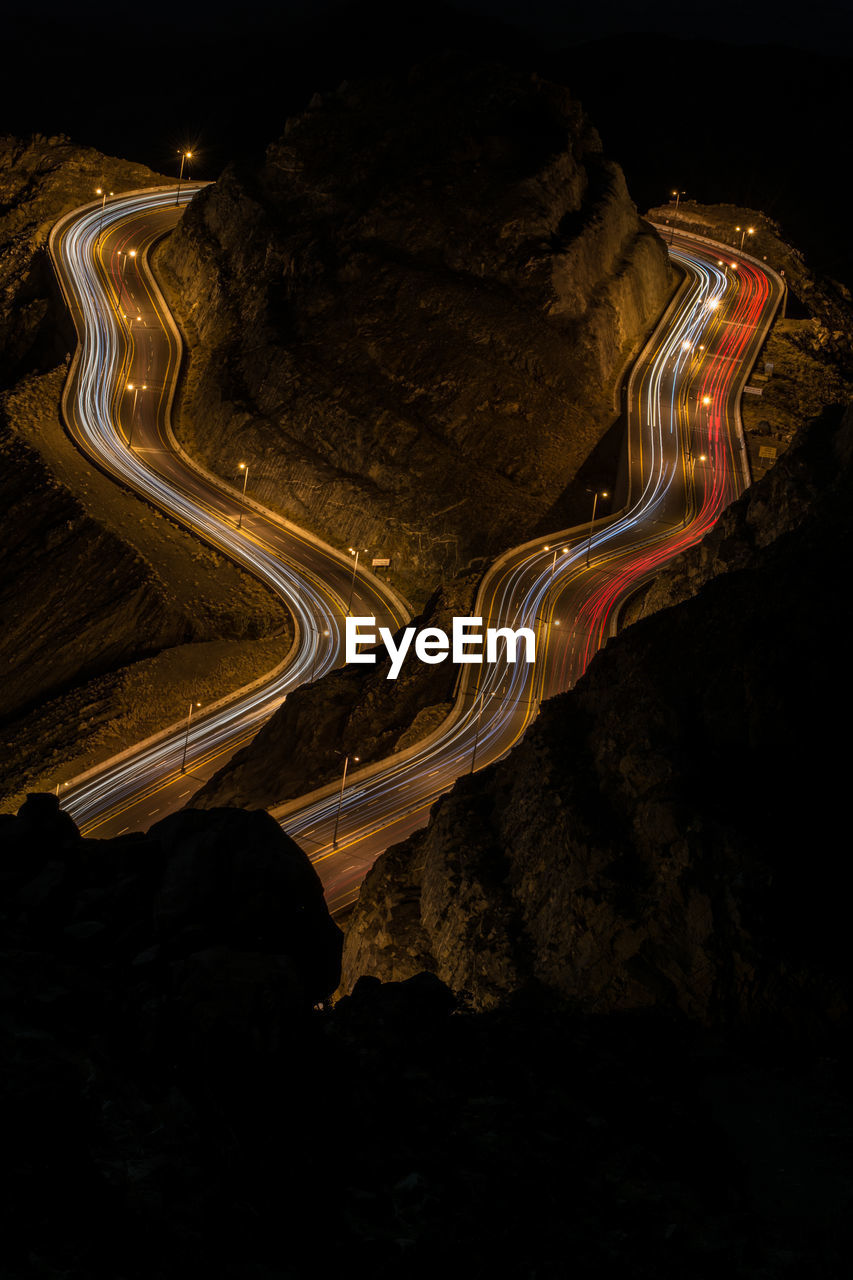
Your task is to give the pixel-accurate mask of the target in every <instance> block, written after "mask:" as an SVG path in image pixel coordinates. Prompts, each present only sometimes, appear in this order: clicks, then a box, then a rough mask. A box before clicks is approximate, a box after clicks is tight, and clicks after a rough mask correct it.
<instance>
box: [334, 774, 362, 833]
mask: <svg viewBox="0 0 853 1280" xmlns="http://www.w3.org/2000/svg"><path fill="white" fill-rule="evenodd" d="M340 754H341V753H340V751H339V752H338V755H340ZM349 759H350V758H349V752H347V754H346V755H345V756H344V775H343V777H342V778H341V792H340V795H339V796H338V811H337V813H336V814H335V830H334V832H333V834H332V848H333V849H337V847H338V826H339V825H340V821H341V807H342V806H343V803H344V787H345V786H346V785H347V769H348V768H349ZM358 759H359V757H358V756H353V760H355V762H356V764H357V763H358Z"/></svg>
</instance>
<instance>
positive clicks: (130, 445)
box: [127, 382, 148, 449]
mask: <svg viewBox="0 0 853 1280" xmlns="http://www.w3.org/2000/svg"><path fill="white" fill-rule="evenodd" d="M127 390H128V391H132V392H133V408H132V409H131V411H130V434H129V435H128V437H127V447H128V449H132V448H133V428H134V426H135V425H136V401H137V397H138V396H139V393H140V391H147V390H148V384H147V383H146V382H143V384H142V386H141V387H140V385H139V383H138V382H137V383H136V384H134V383H132V382H129V383H128V384H127Z"/></svg>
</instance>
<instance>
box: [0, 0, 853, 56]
mask: <svg viewBox="0 0 853 1280" xmlns="http://www.w3.org/2000/svg"><path fill="white" fill-rule="evenodd" d="M339 3H340V0H278V3H269V0H245V2H244V3H240V4H239V5H235V4H234V3H233V0H206V2H204V3H203V2H202V0H173V2H172V3H169V4H168V5H166V6H164V7H163V8H162V9H160V8H153V9H151V10H150V11H149V10H147V9H142V10H136V9H135V10H133V16H134V21H136V15H137V14H141V15H142V16H141V17H140V18H139V20H138V25H139V27H140V29H144V30H146V31H147V32H149V33H150V32H151V31H154V30H160V31H162V32H163V34H164V36H165V37H166V38H167V39H168V34H167V33H169V32H172V33H174V32H175V31H176V30H177V29H178V28H183V29H184V30H185V31H186V32H187V33H188V34H189V35H190V36H191V34H192V32H193V31H199V32H200V31H206V32H207V33H211V31H212V29H214V28H217V27H218V28H219V29H226V30H227V29H229V28H230V29H235V28H239V27H242V28H243V29H245V28H246V27H248V26H250V25H251V26H256V27H259V28H264V27H267V28H269V27H277V26H279V25H280V24H281V23H282V21H287V20H294V19H295V20H299V19H300V18H317V17H318V16H320V15H322V14H324V13H329V14H333V13H334V10H335V9H336V8H337V7H338V6H339ZM454 3H455V7H457V8H459V9H464V10H468V11H469V12H472V13H478V14H485V15H488V16H490V17H494V18H498V19H503V20H505V21H508V22H511V23H514V24H516V25H518V26H521V27H527V28H528V29H530V30H532V31H535V32H537V33H539V34H542V35H546V36H549V35H553V36H557V37H558V38H559V39H560V40H574V39H590V38H596V37H601V36H609V35H615V34H620V33H625V32H633V31H647V32H660V33H661V34H663V35H670V36H679V37H704V38H708V39H714V40H721V41H730V42H734V43H781V44H789V45H793V46H794V47H799V48H808V49H819V50H820V51H821V52H824V53H834V52H837V53H845V54H847V53H851V52H853V5H851V4H850V3H849V0H846V2H845V3H838V2H837V0H800V3H793V2H792V0H781V3H777V4H774V3H771V2H770V0H654V3H652V2H650V0H588V2H587V3H585V4H580V3H577V2H576V0H575V2H573V0H454ZM396 7H397V20H398V21H399V20H401V19H402V18H403V15H405V13H406V12H407V9H408V8H409V7H410V6H409V5H408V4H407V0H400V3H399V4H398V5H397V6H396ZM4 9H5V11H6V13H8V14H16V15H22V16H32V15H33V12H34V6H33V5H32V4H31V3H30V4H27V3H26V2H25V0H7V3H6V5H5V6H4ZM128 12H129V11H125V10H119V11H118V13H119V17H120V18H121V16H122V15H125V14H127V13H128ZM38 13H39V15H41V16H43V17H45V18H48V19H49V18H50V17H58V18H61V17H63V16H67V14H68V5H67V3H63V2H62V0H42V3H40V4H39V5H38ZM74 15H75V21H76V22H79V24H80V25H81V26H87V25H95V24H101V23H104V22H109V20H110V19H113V20H115V18H116V16H117V10H116V6H115V3H114V0H88V2H87V3H85V4H84V7H83V9H82V11H81V10H80V9H76V10H74Z"/></svg>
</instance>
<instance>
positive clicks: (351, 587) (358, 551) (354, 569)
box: [347, 547, 367, 613]
mask: <svg viewBox="0 0 853 1280" xmlns="http://www.w3.org/2000/svg"><path fill="white" fill-rule="evenodd" d="M365 550H367V548H366V547H365ZM349 553H350V555H351V556H355V560H354V561H353V566H352V579H351V581H350V584H349V600H347V613H349V611H350V609H351V608H352V597H353V592H354V591H355V575H356V572H357V570H358V557H359V556H360V555H361V548H359V549H356V548H355V547H350V548H349Z"/></svg>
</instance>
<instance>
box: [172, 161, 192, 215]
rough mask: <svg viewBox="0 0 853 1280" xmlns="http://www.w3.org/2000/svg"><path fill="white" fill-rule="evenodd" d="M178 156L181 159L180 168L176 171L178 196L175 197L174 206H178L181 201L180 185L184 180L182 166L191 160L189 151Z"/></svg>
mask: <svg viewBox="0 0 853 1280" xmlns="http://www.w3.org/2000/svg"><path fill="white" fill-rule="evenodd" d="M178 154H179V155H180V157H181V167H180V170H179V171H178V194H177V195H176V196H175V204H179V203H180V199H181V183H182V182H183V180H184V164H185V162H186V161H187V160H192V158H193V153H192V152H191V151H181V152H179V153H178Z"/></svg>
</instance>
